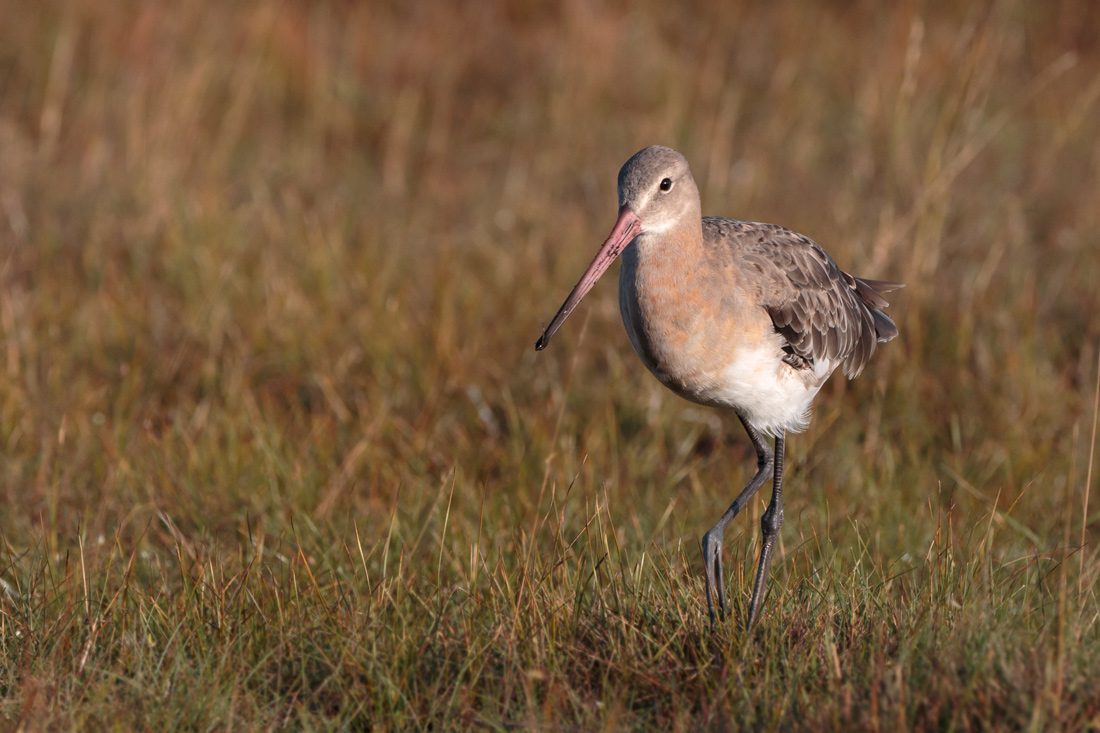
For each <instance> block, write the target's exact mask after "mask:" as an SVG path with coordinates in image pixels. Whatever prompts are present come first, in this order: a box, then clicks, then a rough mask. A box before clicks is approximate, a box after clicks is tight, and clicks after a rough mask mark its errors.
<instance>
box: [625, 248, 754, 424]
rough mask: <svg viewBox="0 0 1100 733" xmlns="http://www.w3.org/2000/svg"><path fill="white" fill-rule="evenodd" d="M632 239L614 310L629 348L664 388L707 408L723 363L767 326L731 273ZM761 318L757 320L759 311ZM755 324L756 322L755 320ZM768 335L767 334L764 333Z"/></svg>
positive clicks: (719, 380)
mask: <svg viewBox="0 0 1100 733" xmlns="http://www.w3.org/2000/svg"><path fill="white" fill-rule="evenodd" d="M645 244H646V243H645V242H639V241H637V240H636V241H635V243H633V244H631V245H630V246H629V247H628V248H627V249H626V250H625V251H624V252H623V265H622V270H621V271H620V275H619V309H620V311H621V313H622V317H623V325H624V326H625V327H626V332H627V335H628V336H629V338H630V343H631V345H633V347H634V350H635V351H636V352H637V353H638V356H639V357H640V358H641V360H642V362H643V363H644V364H645V366H646V368H647V369H649V371H650V372H652V373H653V375H654V376H655V377H657V379H658V380H660V381H661V383H662V384H664V385H665V386H666V387H668V388H669V389H671V390H672V391H674V392H676V393H677V394H679V395H680V396H682V397H685V398H687V399H689V400H692V401H695V402H700V403H703V404H710V403H712V402H713V401H714V395H715V394H716V393H718V392H720V391H721V390H722V386H723V383H724V381H725V380H726V373H727V371H728V366H729V364H730V362H731V360H732V359H735V358H736V356H737V353H738V349H739V348H740V347H741V345H743V344H744V343H746V342H749V341H751V340H752V337H753V336H756V335H759V336H761V337H762V336H763V335H764V334H763V331H761V333H760V334H754V333H753V332H754V331H757V330H761V329H762V327H764V326H767V325H768V324H766V323H764V322H763V321H762V319H761V317H760V315H757V316H756V317H755V318H754V317H753V316H754V315H756V314H754V313H753V312H752V310H751V309H747V308H745V307H744V303H743V301H744V298H739V297H738V286H739V284H738V282H737V276H736V272H733V271H730V270H729V269H728V268H717V269H716V268H714V267H713V266H712V264H713V263H710V264H709V265H708V263H701V262H695V261H693V260H692V258H691V256H690V254H691V253H690V250H689V251H688V252H687V253H684V252H677V251H676V248H673V247H667V246H666V247H662V248H661V250H662V251H660V252H656V253H650V252H647V251H646V249H645ZM761 315H763V313H762V311H761ZM757 321H760V322H757ZM768 330H770V329H768Z"/></svg>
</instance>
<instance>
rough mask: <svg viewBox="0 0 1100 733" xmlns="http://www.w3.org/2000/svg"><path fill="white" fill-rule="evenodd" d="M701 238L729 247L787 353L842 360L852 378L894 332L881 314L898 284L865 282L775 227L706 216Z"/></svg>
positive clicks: (814, 360) (809, 362)
mask: <svg viewBox="0 0 1100 733" xmlns="http://www.w3.org/2000/svg"><path fill="white" fill-rule="evenodd" d="M703 223H704V228H705V229H707V230H708V231H707V234H709V235H710V236H707V237H706V239H707V240H708V241H710V242H714V243H717V244H718V245H719V246H723V247H730V248H731V250H732V251H731V252H730V253H729V254H732V255H733V256H735V257H736V258H737V259H738V260H739V262H738V263H737V264H738V266H739V267H741V268H742V270H743V271H744V272H747V273H751V274H752V278H751V280H752V284H753V286H754V287H755V295H756V296H757V298H758V300H759V302H760V303H761V304H762V305H763V307H764V308H765V309H766V310H767V312H768V314H769V316H770V317H771V319H772V324H773V325H774V326H775V330H776V332H777V333H779V334H780V335H781V336H783V338H784V339H786V341H787V343H788V345H789V350H790V351H791V352H793V353H794V354H796V355H797V356H799V357H802V359H803V360H804V362H805V363H806V364H807V365H808V366H810V367H812V366H813V365H814V364H815V363H817V362H819V361H827V362H830V363H832V364H838V363H843V365H844V373H845V374H847V375H848V376H849V377H855V376H857V375H858V374H859V373H860V372H861V371H863V368H864V367H865V366H866V365H867V362H868V360H870V358H871V355H872V354H873V353H874V351H875V345H876V344H877V343H879V342H884V341H889V340H890V339H892V338H894V337H895V336H897V334H898V329H897V326H896V325H894V322H893V321H892V320H891V319H890V317H889V316H887V315H886V314H885V313H883V312H882V309H883V308H886V307H887V306H888V305H889V303H888V302H887V300H886V298H884V297H882V294H883V293H888V292H891V291H893V290H897V289H898V288H901V287H904V285H902V284H901V283H894V282H887V281H883V280H866V279H863V278H858V277H854V276H852V275H849V274H848V273H846V272H844V271H843V270H841V269H840V268H839V267H838V266H837V264H836V262H834V261H833V258H832V257H830V256H829V255H828V253H826V252H825V250H823V249H822V248H821V247H820V246H819V245H818V244H817V243H816V242H814V241H812V240H810V239H808V238H806V237H804V236H802V235H801V234H797V233H795V232H792V231H791V230H789V229H785V228H783V227H780V226H776V225H774V224H760V223H755V222H744V221H737V220H734V219H721V218H717V217H707V218H705V219H703Z"/></svg>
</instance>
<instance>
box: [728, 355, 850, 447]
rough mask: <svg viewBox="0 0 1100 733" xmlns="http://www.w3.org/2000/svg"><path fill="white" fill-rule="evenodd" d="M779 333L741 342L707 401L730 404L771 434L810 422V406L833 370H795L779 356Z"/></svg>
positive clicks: (801, 427)
mask: <svg viewBox="0 0 1100 733" xmlns="http://www.w3.org/2000/svg"><path fill="white" fill-rule="evenodd" d="M779 339H780V337H779V336H778V335H777V336H776V337H775V341H773V342H772V343H764V344H760V345H758V346H755V347H754V346H749V345H747V344H743V345H741V346H740V347H739V348H738V349H737V351H736V353H735V355H734V357H733V358H732V359H731V360H730V361H729V362H728V363H727V364H726V366H725V369H724V370H723V371H722V376H721V380H720V382H719V383H718V384H716V385H715V386H714V388H713V389H712V390H711V394H709V395H708V397H709V398H710V399H709V400H708V402H709V403H710V404H714V405H724V406H726V407H731V408H733V409H735V410H737V411H738V412H740V413H741V414H742V415H744V416H745V419H746V420H748V421H749V423H751V424H752V425H753V427H755V428H756V429H758V430H760V431H762V432H764V433H767V434H769V435H776V434H778V433H781V432H789V433H798V432H801V431H803V430H805V429H806V426H807V425H809V424H810V406H811V404H812V403H813V399H814V397H815V396H816V395H817V393H818V391H819V390H820V389H821V385H822V384H823V383H824V381H825V379H827V378H828V376H829V374H830V373H831V372H832V368H831V366H829V365H821V364H819V365H818V368H817V369H815V370H800V369H794V368H793V367H791V366H790V365H789V364H787V363H785V362H784V361H782V360H781V359H780V353H781V352H780V351H779V344H778V340H779Z"/></svg>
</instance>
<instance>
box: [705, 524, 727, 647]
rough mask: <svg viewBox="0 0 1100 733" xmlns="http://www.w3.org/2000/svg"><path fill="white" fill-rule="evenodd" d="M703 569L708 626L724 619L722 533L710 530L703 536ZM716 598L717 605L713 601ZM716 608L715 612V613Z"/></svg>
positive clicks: (715, 529)
mask: <svg viewBox="0 0 1100 733" xmlns="http://www.w3.org/2000/svg"><path fill="white" fill-rule="evenodd" d="M703 568H704V570H705V578H706V586H707V611H708V612H709V613H710V626H711V628H712V629H713V628H714V625H715V623H717V622H718V621H719V620H725V618H726V593H725V582H724V577H723V574H722V532H721V531H720V530H717V528H712V529H711V530H710V531H709V532H707V533H706V534H705V535H703ZM716 597H717V603H716V602H715V599H716ZM715 606H717V612H715Z"/></svg>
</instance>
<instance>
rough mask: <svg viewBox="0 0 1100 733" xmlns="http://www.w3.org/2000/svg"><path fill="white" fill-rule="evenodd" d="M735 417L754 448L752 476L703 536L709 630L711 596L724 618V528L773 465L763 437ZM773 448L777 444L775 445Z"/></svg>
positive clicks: (770, 453)
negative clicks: (754, 460) (742, 426)
mask: <svg viewBox="0 0 1100 733" xmlns="http://www.w3.org/2000/svg"><path fill="white" fill-rule="evenodd" d="M737 417H738V418H739V419H740V420H741V424H742V425H744V426H745V431H746V432H747V433H748V434H749V439H750V440H751V441H752V447H753V448H755V449H756V475H755V476H753V477H752V480H751V481H749V482H748V484H746V485H745V488H743V489H742V490H741V493H740V494H738V495H737V498H736V499H734V500H733V503H732V504H730V508H729V509H727V510H726V513H725V514H723V515H722V518H721V519H719V520H718V521H717V522H716V523H715V525H714V526H713V527H711V528H710V529H709V530H708V531H707V533H706V534H705V535H703V568H704V569H705V571H706V581H707V611H708V612H709V613H710V625H711V626H712V627H713V626H714V621H715V619H716V618H717V616H716V614H715V612H714V596H715V595H717V596H718V611H719V613H721V614H722V616H723V618H724V617H725V615H726V591H725V583H724V581H723V577H722V533H723V532H725V531H726V525H728V524H729V523H730V522H731V521H732V520H733V518H734V517H736V516H737V513H738V512H739V511H741V510H742V509H744V508H745V504H746V503H748V500H749V499H750V498H752V495H753V494H755V493H756V492H757V491H759V490H760V487H761V486H763V485H764V481H765V480H766V479H767V478H768V474H769V473H771V472H772V467H773V465H774V463H773V456H772V449H771V448H770V447H769V446H768V443H767V441H765V440H764V436H762V435H761V434H760V431H758V430H757V429H756V428H754V427H753V426H752V425H750V424H749V422H748V420H746V419H745V418H744V416H742V415H741V414H740V413H737ZM777 445H781V444H780V443H778V442H777ZM781 521H782V520H781Z"/></svg>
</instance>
